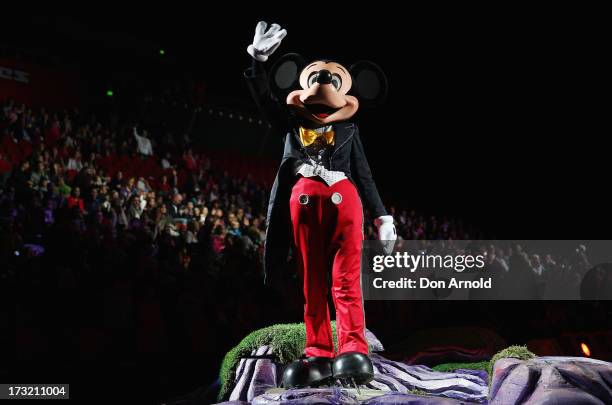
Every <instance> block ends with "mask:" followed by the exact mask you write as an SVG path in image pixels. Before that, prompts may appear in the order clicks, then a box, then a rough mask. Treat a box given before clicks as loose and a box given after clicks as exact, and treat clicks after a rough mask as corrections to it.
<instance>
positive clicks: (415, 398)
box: [362, 393, 462, 405]
mask: <svg viewBox="0 0 612 405" xmlns="http://www.w3.org/2000/svg"><path fill="white" fill-rule="evenodd" d="M461 403H462V402H459V401H456V400H454V399H446V398H438V397H424V396H419V395H414V394H399V393H393V394H385V395H381V396H378V397H374V398H370V399H368V400H367V401H363V402H362V404H363V405H396V404H397V405H458V404H461Z"/></svg>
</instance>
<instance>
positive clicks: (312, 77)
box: [307, 72, 319, 88]
mask: <svg viewBox="0 0 612 405" xmlns="http://www.w3.org/2000/svg"><path fill="white" fill-rule="evenodd" d="M318 76H319V72H312V73H311V74H310V76H308V83H307V84H308V87H309V88H310V87H311V86H312V85H313V84H315V83H316V82H317V77H318Z"/></svg>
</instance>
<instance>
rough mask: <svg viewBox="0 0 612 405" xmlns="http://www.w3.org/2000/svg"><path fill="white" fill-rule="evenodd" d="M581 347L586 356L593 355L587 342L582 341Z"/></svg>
mask: <svg viewBox="0 0 612 405" xmlns="http://www.w3.org/2000/svg"><path fill="white" fill-rule="evenodd" d="M580 349H581V350H582V353H584V355H585V356H587V357H591V349H589V346H587V344H586V343H580Z"/></svg>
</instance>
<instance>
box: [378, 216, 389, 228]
mask: <svg viewBox="0 0 612 405" xmlns="http://www.w3.org/2000/svg"><path fill="white" fill-rule="evenodd" d="M392 223H393V217H392V216H391V215H381V216H380V217H378V218H376V219H375V220H374V225H376V226H377V227H378V226H381V225H382V224H392Z"/></svg>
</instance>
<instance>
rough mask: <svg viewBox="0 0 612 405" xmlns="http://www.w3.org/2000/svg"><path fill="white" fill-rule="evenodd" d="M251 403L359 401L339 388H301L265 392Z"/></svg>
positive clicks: (350, 404) (352, 404) (339, 404)
mask: <svg viewBox="0 0 612 405" xmlns="http://www.w3.org/2000/svg"><path fill="white" fill-rule="evenodd" d="M252 404H253V405H272V404H274V405H278V404H283V405H294V404H295V405H298V404H317V405H318V404H321V405H326V404H329V405H356V404H359V401H358V400H357V399H356V398H355V397H354V396H352V395H350V394H349V393H347V392H346V391H343V390H342V389H340V388H335V387H334V388H303V389H293V390H287V391H283V392H277V393H267V394H263V395H260V396H258V397H256V398H254V399H253V401H252Z"/></svg>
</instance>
